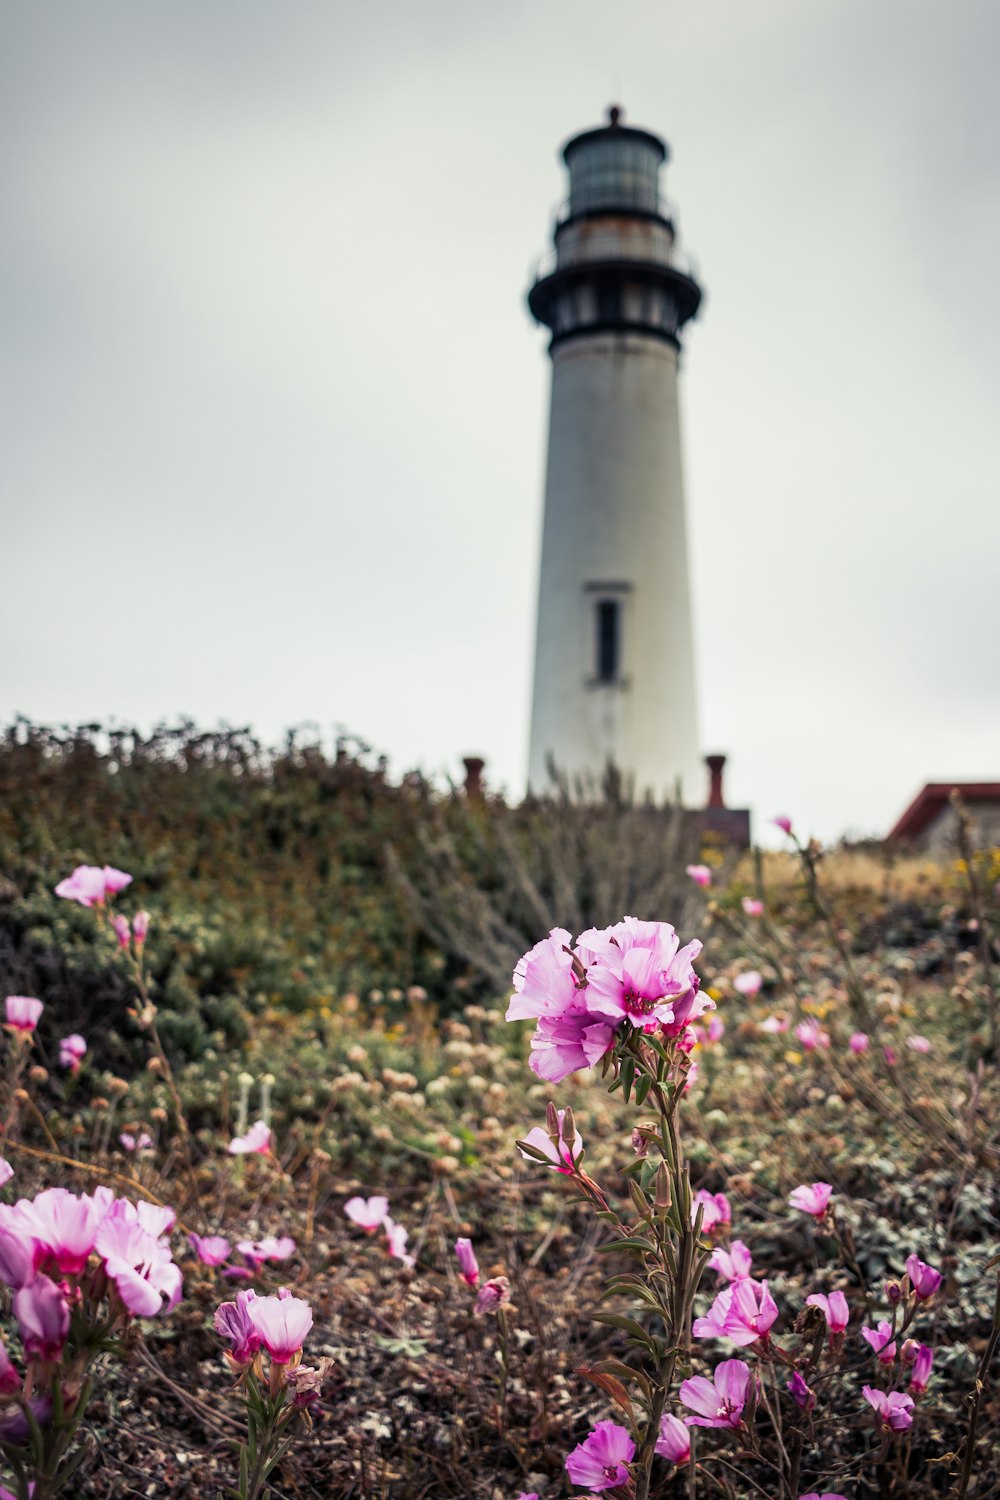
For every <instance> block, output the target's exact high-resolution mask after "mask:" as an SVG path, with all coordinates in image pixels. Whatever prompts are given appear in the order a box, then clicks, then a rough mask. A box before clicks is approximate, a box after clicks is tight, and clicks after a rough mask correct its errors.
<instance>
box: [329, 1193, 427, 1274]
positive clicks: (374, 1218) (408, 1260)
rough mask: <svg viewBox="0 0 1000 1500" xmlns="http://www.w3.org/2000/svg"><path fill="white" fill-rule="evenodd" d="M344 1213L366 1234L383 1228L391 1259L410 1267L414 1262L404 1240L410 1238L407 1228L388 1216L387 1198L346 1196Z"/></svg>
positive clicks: (378, 1196)
mask: <svg viewBox="0 0 1000 1500" xmlns="http://www.w3.org/2000/svg"><path fill="white" fill-rule="evenodd" d="M344 1213H345V1214H346V1215H347V1217H348V1218H349V1219H350V1221H351V1223H352V1224H357V1226H358V1228H359V1229H363V1230H364V1231H365V1233H366V1234H375V1233H376V1232H377V1231H378V1230H379V1229H384V1230H385V1243H386V1249H387V1250H388V1252H389V1254H390V1255H391V1256H392V1257H393V1259H394V1260H400V1261H402V1262H403V1265H404V1266H411V1267H412V1266H413V1265H415V1264H416V1262H415V1260H414V1258H413V1256H412V1255H410V1254H408V1253H407V1249H406V1242H407V1240H408V1239H409V1238H410V1234H409V1230H406V1229H404V1228H403V1226H402V1224H397V1223H396V1221H395V1219H393V1218H391V1217H390V1214H389V1200H388V1198H383V1197H382V1196H381V1195H379V1194H375V1196H374V1197H372V1198H348V1200H347V1202H346V1203H345V1204H344Z"/></svg>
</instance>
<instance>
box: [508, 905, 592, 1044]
mask: <svg viewBox="0 0 1000 1500" xmlns="http://www.w3.org/2000/svg"><path fill="white" fill-rule="evenodd" d="M571 943H572V938H571V937H570V935H569V933H568V932H567V930H566V928H565V927H553V929H552V931H551V932H550V933H549V935H548V937H547V938H542V940H541V942H540V943H536V944H535V946H534V947H533V948H531V949H529V950H528V952H527V953H526V954H525V955H524V957H523V958H520V959H518V962H517V967H516V968H515V970H514V994H513V995H512V997H511V1001H510V1004H509V1005H508V1007H507V1020H508V1021H525V1020H529V1019H532V1018H534V1019H537V1018H538V1017H539V1016H559V1015H562V1013H563V1012H564V1011H566V1010H572V1009H573V1007H574V1006H575V1004H576V1001H577V996H578V990H579V982H578V979H577V975H576V971H575V968H574V964H573V954H572V952H571V951H570V944H571Z"/></svg>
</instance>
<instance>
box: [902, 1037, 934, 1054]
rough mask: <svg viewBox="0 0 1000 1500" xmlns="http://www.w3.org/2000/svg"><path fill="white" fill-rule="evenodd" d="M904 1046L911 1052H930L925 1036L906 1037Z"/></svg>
mask: <svg viewBox="0 0 1000 1500" xmlns="http://www.w3.org/2000/svg"><path fill="white" fill-rule="evenodd" d="M906 1045H907V1046H908V1047H909V1049H910V1051H911V1052H929V1051H930V1050H931V1044H930V1042H929V1041H928V1040H927V1038H926V1037H925V1036H908V1037H907V1038H906Z"/></svg>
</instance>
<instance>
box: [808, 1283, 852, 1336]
mask: <svg viewBox="0 0 1000 1500" xmlns="http://www.w3.org/2000/svg"><path fill="white" fill-rule="evenodd" d="M806 1307H818V1308H819V1310H820V1312H821V1313H822V1314H823V1316H824V1318H825V1319H826V1326H827V1328H828V1329H829V1330H830V1332H831V1333H832V1334H833V1333H843V1331H844V1329H845V1328H846V1327H847V1325H848V1323H849V1321H850V1317H851V1310H850V1308H849V1307H848V1305H847V1298H846V1297H845V1296H844V1294H843V1292H831V1293H830V1295H829V1297H827V1296H826V1295H825V1294H824V1293H823V1292H813V1294H812V1296H811V1297H807V1298H806Z"/></svg>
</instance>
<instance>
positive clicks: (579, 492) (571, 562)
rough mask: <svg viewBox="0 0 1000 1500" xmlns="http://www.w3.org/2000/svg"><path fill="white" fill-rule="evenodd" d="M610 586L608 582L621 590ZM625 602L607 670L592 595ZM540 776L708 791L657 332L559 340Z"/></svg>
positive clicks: (537, 706) (540, 691) (673, 366)
mask: <svg viewBox="0 0 1000 1500" xmlns="http://www.w3.org/2000/svg"><path fill="white" fill-rule="evenodd" d="M609 591H610V592H609ZM602 597H615V598H617V599H619V601H620V605H621V624H622V637H621V648H622V650H621V672H620V680H619V681H617V682H615V683H613V684H601V683H598V682H596V681H595V677H596V660H595V629H594V608H595V604H596V602H597V601H598V599H599V598H602ZM531 723H532V727H531V752H530V765H529V779H530V784H531V787H532V788H533V789H534V790H541V789H543V788H544V787H545V785H546V780H547V777H546V769H545V766H546V755H547V754H551V755H552V756H553V757H554V759H555V762H556V764H557V766H558V767H559V769H560V770H563V771H568V772H574V771H579V770H590V771H600V770H601V768H602V767H603V765H604V764H605V763H606V761H607V760H608V759H609V758H610V759H613V760H614V761H615V763H616V764H617V765H618V766H619V767H620V768H621V769H622V770H624V771H626V772H628V773H631V774H632V775H633V776H634V777H635V783H636V790H637V791H638V792H639V793H642V792H645V791H647V790H651V791H653V792H654V793H655V794H656V795H657V796H660V797H662V796H665V795H673V793H674V792H675V790H676V787H677V783H678V781H680V783H681V788H682V794H683V798H684V801H685V802H686V803H687V804H688V805H691V804H693V803H697V804H700V802H701V800H702V798H703V782H704V776H705V773H704V769H703V767H702V766H701V764H700V760H699V756H698V730H697V717H696V704H695V681H694V653H693V643H692V637H691V600H690V589H689V582H688V560H687V534H686V526H685V517H684V493H683V478H682V471H681V449H680V420H679V411H678V392H677V351H676V350H675V349H674V348H673V347H672V345H671V344H669V343H667V342H666V341H664V340H663V339H659V338H656V337H651V336H648V335H645V334H632V333H629V334H618V333H599V334H588V335H586V336H584V337H577V338H570V339H567V340H565V341H564V342H559V343H557V344H556V345H555V347H554V348H553V351H552V401H551V413H550V426H549V450H548V472H547V476H546V489H545V523H544V532H543V539H542V567H541V583H540V592H539V611H538V629H537V645H536V659H535V686H534V700H533V705H532V721H531Z"/></svg>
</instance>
